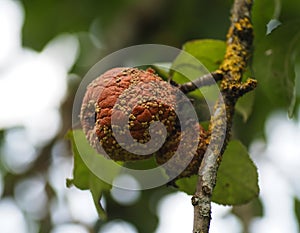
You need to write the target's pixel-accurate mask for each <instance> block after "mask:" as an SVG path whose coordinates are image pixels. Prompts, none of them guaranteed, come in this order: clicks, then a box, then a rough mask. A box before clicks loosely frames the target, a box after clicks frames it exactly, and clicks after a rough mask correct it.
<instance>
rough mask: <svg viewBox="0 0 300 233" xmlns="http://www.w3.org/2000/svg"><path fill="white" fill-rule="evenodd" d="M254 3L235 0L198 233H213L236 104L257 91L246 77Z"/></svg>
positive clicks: (199, 200) (200, 189) (197, 206)
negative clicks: (216, 194) (213, 213)
mask: <svg viewBox="0 0 300 233" xmlns="http://www.w3.org/2000/svg"><path fill="white" fill-rule="evenodd" d="M251 7H252V0H235V2H234V5H233V8H232V17H231V26H230V28H229V30H228V34H227V47H226V53H225V57H224V60H223V63H222V64H221V65H220V67H219V69H218V70H217V71H216V73H218V74H221V76H222V80H221V84H220V90H221V95H220V97H219V100H218V101H217V103H216V104H215V107H214V114H213V115H212V117H211V120H210V127H209V133H210V137H209V142H208V143H209V149H208V150H207V151H206V153H205V155H204V158H203V160H202V163H201V166H200V168H199V171H198V184H197V190H196V193H195V194H194V196H193V197H192V205H193V206H194V230H193V232H194V233H207V232H209V226H210V220H211V197H212V192H213V189H214V187H215V184H216V177H217V171H218V168H219V165H220V163H221V160H222V155H223V153H224V151H225V149H226V146H227V144H228V141H229V138H230V131H231V126H232V119H233V115H234V108H235V103H236V101H237V100H238V98H239V97H241V96H242V95H244V94H245V93H247V92H249V91H251V90H253V89H254V88H255V87H256V84H257V83H256V81H255V80H253V79H248V80H247V81H246V82H245V83H242V82H241V80H242V76H243V73H244V71H245V69H246V67H247V63H248V60H249V57H250V55H251V47H252V41H253V29H252V24H251V20H250V15H251V14H250V12H251Z"/></svg>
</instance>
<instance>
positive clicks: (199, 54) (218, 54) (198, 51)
mask: <svg viewBox="0 0 300 233" xmlns="http://www.w3.org/2000/svg"><path fill="white" fill-rule="evenodd" d="M225 50H226V43H225V41H222V40H213V39H203V40H193V41H189V42H187V43H185V44H184V45H183V51H185V52H187V53H189V54H191V55H193V56H194V57H196V58H197V59H198V61H200V62H201V63H202V64H203V65H204V66H205V67H206V69H207V70H209V71H214V70H216V69H217V68H218V67H219V66H220V64H221V63H222V61H223V58H224V54H225Z"/></svg>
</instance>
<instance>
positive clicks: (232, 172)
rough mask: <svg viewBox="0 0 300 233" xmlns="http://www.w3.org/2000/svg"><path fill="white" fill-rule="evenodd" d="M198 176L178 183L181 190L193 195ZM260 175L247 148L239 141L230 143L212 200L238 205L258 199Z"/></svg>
mask: <svg viewBox="0 0 300 233" xmlns="http://www.w3.org/2000/svg"><path fill="white" fill-rule="evenodd" d="M197 178H198V177H197V176H192V177H189V178H183V179H180V180H177V181H176V184H177V185H178V187H179V190H181V191H183V192H185V193H187V194H189V195H192V194H194V193H195V191H196V186H197ZM258 192H259V188H258V174H257V170H256V167H255V165H254V164H253V162H252V160H251V159H250V157H249V155H248V153H247V150H246V148H245V147H244V146H243V145H242V144H241V143H240V142H239V141H230V142H229V144H228V147H227V149H226V151H225V153H224V155H223V159H222V162H221V165H220V168H219V171H218V175H217V184H216V187H215V189H214V191H213V196H212V200H213V201H214V202H216V203H218V204H223V205H238V204H244V203H247V202H249V201H250V200H252V199H254V198H255V197H257V195H258Z"/></svg>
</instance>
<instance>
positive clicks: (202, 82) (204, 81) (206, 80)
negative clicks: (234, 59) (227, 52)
mask: <svg viewBox="0 0 300 233" xmlns="http://www.w3.org/2000/svg"><path fill="white" fill-rule="evenodd" d="M222 77H223V74H222V73H218V72H212V73H209V74H206V75H203V76H201V77H199V78H197V79H195V80H194V81H192V82H187V83H184V84H182V85H179V86H178V88H179V89H180V90H181V91H182V92H183V93H188V92H191V91H194V90H196V89H198V88H200V87H204V86H209V85H213V84H215V83H216V82H217V81H220V80H222Z"/></svg>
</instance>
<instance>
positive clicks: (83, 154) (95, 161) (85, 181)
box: [67, 130, 118, 218]
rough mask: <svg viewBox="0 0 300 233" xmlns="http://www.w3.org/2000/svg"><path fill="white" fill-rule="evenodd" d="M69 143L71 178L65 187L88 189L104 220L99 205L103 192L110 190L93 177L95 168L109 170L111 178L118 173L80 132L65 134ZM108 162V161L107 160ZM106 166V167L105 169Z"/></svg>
mask: <svg viewBox="0 0 300 233" xmlns="http://www.w3.org/2000/svg"><path fill="white" fill-rule="evenodd" d="M67 138H68V139H69V140H70V141H71V145H72V151H73V155H74V167H73V178H72V179H67V187H70V186H71V185H75V186H76V187H77V188H79V189H81V190H87V189H89V190H90V192H91V194H92V197H93V200H94V203H95V206H96V209H97V211H98V214H99V217H100V218H105V217H106V215H105V212H104V210H103V208H102V206H101V204H100V199H101V197H102V194H103V192H106V191H108V190H110V189H111V185H110V184H108V183H106V182H104V181H102V180H101V179H100V178H98V177H97V176H96V175H95V170H94V169H95V168H98V169H105V170H109V171H107V172H111V173H112V177H114V176H116V175H117V173H118V171H117V170H116V168H115V167H112V166H110V167H109V164H110V163H107V162H105V160H107V159H105V158H104V157H103V156H101V155H99V154H97V152H96V151H95V150H94V149H93V148H92V147H91V146H90V145H89V143H88V142H87V140H86V138H85V135H84V133H83V131H82V130H73V131H70V132H69V133H68V134H67ZM107 161H109V160H107ZM105 166H106V167H105Z"/></svg>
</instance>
